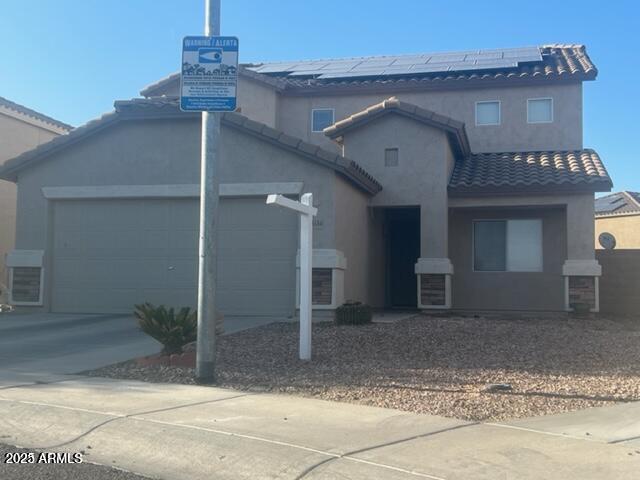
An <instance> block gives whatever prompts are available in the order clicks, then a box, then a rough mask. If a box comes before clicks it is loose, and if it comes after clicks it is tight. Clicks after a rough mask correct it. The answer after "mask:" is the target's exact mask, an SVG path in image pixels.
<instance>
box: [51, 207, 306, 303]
mask: <svg viewBox="0 0 640 480" xmlns="http://www.w3.org/2000/svg"><path fill="white" fill-rule="evenodd" d="M198 208H199V203H198V201H197V200H194V199H167V200H96V201H76V202H59V203H57V204H56V206H55V209H54V235H53V236H54V250H53V251H54V259H53V264H52V265H53V285H52V296H53V304H52V308H53V310H54V311H59V312H96V313H99V312H105V313H121V312H122V313H127V312H131V310H132V309H133V305H134V304H137V303H143V302H145V301H148V302H151V303H157V304H165V305H168V306H175V307H180V306H195V304H196V300H197V273H198V255H197V251H198ZM219 211H220V222H219V224H218V227H219V233H218V295H217V300H218V302H219V308H220V310H221V311H223V312H224V313H225V314H226V315H227V316H230V315H278V316H287V315H289V314H291V313H292V311H293V308H294V301H295V250H296V246H297V234H296V230H297V218H296V215H294V214H292V213H291V212H286V211H284V210H282V209H279V208H274V207H268V206H266V205H265V204H264V199H262V198H261V199H258V198H238V199H235V198H234V199H222V201H221V202H220V210H219Z"/></svg>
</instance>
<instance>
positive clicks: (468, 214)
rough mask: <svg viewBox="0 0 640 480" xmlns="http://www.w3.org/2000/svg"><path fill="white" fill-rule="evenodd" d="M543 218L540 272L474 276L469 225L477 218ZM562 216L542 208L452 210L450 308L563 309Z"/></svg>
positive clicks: (564, 252)
mask: <svg viewBox="0 0 640 480" xmlns="http://www.w3.org/2000/svg"><path fill="white" fill-rule="evenodd" d="M520 218H539V219H542V236H543V239H542V242H543V245H542V256H543V271H542V272H474V271H473V263H472V258H473V257H472V255H473V254H472V252H473V244H472V222H473V220H477V219H520ZM565 218H566V213H565V209H564V208H562V207H555V208H546V209H542V208H539V209H536V210H527V209H512V208H511V209H510V208H498V209H496V208H489V209H482V208H480V209H452V210H451V213H450V220H449V225H450V231H449V245H450V248H449V251H450V258H451V261H452V263H453V267H454V275H453V276H452V305H453V308H454V309H469V310H532V311H535V310H538V311H562V310H563V309H564V279H563V277H562V265H563V263H564V261H565V259H566V255H567V235H566V222H565Z"/></svg>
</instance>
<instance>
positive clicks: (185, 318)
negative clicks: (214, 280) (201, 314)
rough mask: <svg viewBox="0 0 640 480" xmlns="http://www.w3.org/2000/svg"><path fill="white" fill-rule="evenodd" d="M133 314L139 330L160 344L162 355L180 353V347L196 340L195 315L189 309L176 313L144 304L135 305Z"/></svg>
mask: <svg viewBox="0 0 640 480" xmlns="http://www.w3.org/2000/svg"><path fill="white" fill-rule="evenodd" d="M133 314H134V316H135V317H136V318H137V319H138V325H139V326H140V329H141V330H142V331H143V332H144V333H146V334H147V335H149V336H151V337H153V338H155V339H156V340H157V341H159V342H160V343H161V344H162V346H163V349H162V354H163V355H171V354H174V353H182V346H183V345H185V344H187V343H189V342H193V341H195V339H196V335H197V330H198V321H197V314H196V312H195V311H192V310H191V309H190V308H189V307H183V308H181V309H180V310H178V312H177V313H176V311H175V309H174V308H167V307H165V306H164V305H158V306H155V305H152V304H151V303H144V304H142V305H136V306H135V311H134V313H133Z"/></svg>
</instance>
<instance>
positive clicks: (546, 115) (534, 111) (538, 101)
mask: <svg viewBox="0 0 640 480" xmlns="http://www.w3.org/2000/svg"><path fill="white" fill-rule="evenodd" d="M551 122H553V99H552V98H530V99H528V100H527V123H551Z"/></svg>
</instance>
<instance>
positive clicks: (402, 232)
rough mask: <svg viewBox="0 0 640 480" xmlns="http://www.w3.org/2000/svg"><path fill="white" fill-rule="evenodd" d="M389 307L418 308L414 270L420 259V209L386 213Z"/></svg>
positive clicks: (392, 210)
mask: <svg viewBox="0 0 640 480" xmlns="http://www.w3.org/2000/svg"><path fill="white" fill-rule="evenodd" d="M385 218H386V233H387V235H386V238H387V242H386V243H387V304H388V306H390V307H405V308H406V307H410V308H416V307H417V303H418V286H417V281H416V274H415V271H414V267H415V264H416V261H417V260H418V258H419V257H420V208H419V207H411V208H389V209H388V210H387V211H386V217H385Z"/></svg>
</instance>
